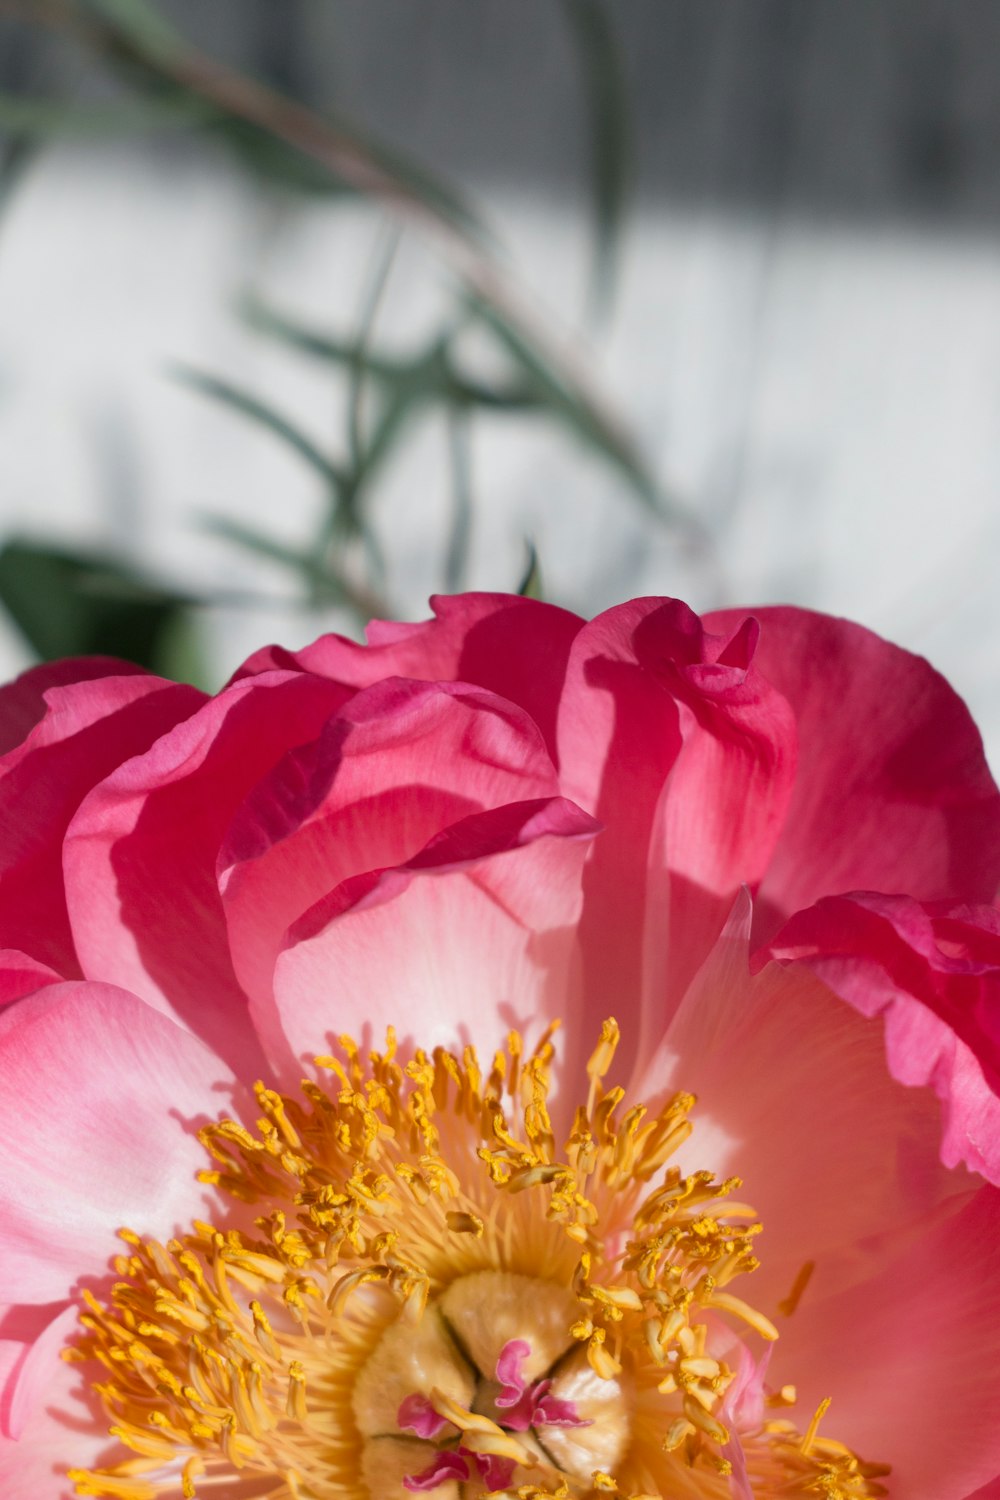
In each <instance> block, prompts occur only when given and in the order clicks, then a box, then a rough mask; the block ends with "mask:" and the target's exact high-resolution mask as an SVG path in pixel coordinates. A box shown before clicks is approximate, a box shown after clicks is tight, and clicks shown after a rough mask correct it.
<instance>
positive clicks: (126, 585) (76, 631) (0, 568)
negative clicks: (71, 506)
mask: <svg viewBox="0 0 1000 1500" xmlns="http://www.w3.org/2000/svg"><path fill="white" fill-rule="evenodd" d="M0 602H2V603H3V605H4V606H5V608H6V609H7V611H8V613H9V614H10V615H11V617H12V618H13V620H14V621H15V623H16V624H17V626H18V627H19V629H20V631H21V633H22V635H23V636H24V637H25V639H26V640H27V642H28V644H29V645H30V646H31V647H32V649H33V650H34V651H36V652H37V653H38V655H39V656H40V657H41V658H42V659H43V660H46V661H48V660H51V659H52V658H54V657H60V656H84V655H92V654H96V655H108V656H120V657H125V658H126V659H127V660H128V661H134V662H138V663H139V665H140V666H143V667H148V668H150V669H151V670H152V671H154V672H164V671H166V670H167V669H168V662H167V657H168V655H169V632H170V631H171V630H172V629H173V628H174V627H175V626H176V625H177V622H178V620H179V618H180V617H181V616H182V615H183V614H184V613H185V612H186V611H187V610H188V608H189V606H190V605H191V603H192V600H191V599H190V598H187V597H184V596H182V595H180V594H177V593H172V592H170V591H169V590H166V589H163V588H160V587H157V586H154V585H151V584H150V583H148V582H147V581H146V580H145V579H143V578H142V577H141V576H140V575H139V574H138V573H135V572H133V571H132V570H131V569H130V568H128V567H126V566H125V565H124V564H122V563H118V562H112V561H110V560H108V559H107V558H102V557H99V556H95V555H90V554H87V553H84V552H75V551H71V550H69V549H65V548H61V547H51V546H47V545H45V544H43V543H40V542H29V541H26V540H23V539H17V540H14V541H11V542H8V543H7V544H6V545H5V546H4V547H3V548H2V549H0Z"/></svg>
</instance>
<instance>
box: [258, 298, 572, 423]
mask: <svg viewBox="0 0 1000 1500" xmlns="http://www.w3.org/2000/svg"><path fill="white" fill-rule="evenodd" d="M241 312H242V315H243V317H244V319H245V321H246V322H247V324H248V325H249V326H250V327H251V328H255V329H256V330H257V331H258V332H260V333H263V334H266V335H267V336H268V337H270V338H274V339H277V340H279V341H280V342H281V343H284V344H286V345H287V346H288V347H289V348H292V349H298V350H299V351H300V352H301V353H303V354H307V355H310V356H311V357H312V358H314V359H319V360H322V361H325V362H327V363H329V364H333V365H339V366H346V367H348V368H350V367H353V366H355V365H357V364H359V363H360V365H361V367H362V368H363V370H364V373H365V379H366V380H372V381H375V382H376V383H378V384H380V385H384V386H387V387H399V386H422V399H424V400H425V401H441V402H444V403H446V404H454V405H458V406H470V407H472V406H480V407H484V408H488V409H489V410H491V411H499V412H514V413H517V412H525V411H535V410H537V409H538V407H539V406H540V405H541V404H542V403H541V402H540V401H539V398H538V395H537V394H536V393H535V392H534V391H531V390H529V389H528V387H527V386H526V385H525V384H524V383H523V382H518V383H513V382H512V383H510V384H508V385H506V386H494V385H486V384H484V383H483V382H482V381H479V380H475V379H472V378H470V377H469V376H467V375H464V374H462V373H460V372H459V370H458V369H457V367H456V364H455V361H454V357H453V356H452V354H451V348H450V345H451V330H446V331H444V332H442V333H440V334H437V335H435V337H434V338H433V340H432V341H431V343H430V344H429V345H428V346H427V347H426V348H424V349H422V350H421V351H420V352H419V353H417V354H415V355H410V356H391V355H386V354H381V353H375V352H374V351H372V350H371V349H367V348H366V349H364V350H359V348H358V345H357V342H356V341H355V340H352V339H339V338H336V337H335V336H334V335H332V334H325V333H323V334H321V333H316V332H315V331H314V330H312V329H309V328H306V327H304V326H303V325H302V324H301V323H298V322H296V321H295V320H294V319H291V318H287V317H285V316H284V314H282V313H279V312H277V311H276V310H275V309H274V308H270V307H267V306H266V305H265V304H264V303H262V302H259V301H257V300H256V299H255V298H249V299H247V300H246V301H245V302H244V303H243V304H242V307H241Z"/></svg>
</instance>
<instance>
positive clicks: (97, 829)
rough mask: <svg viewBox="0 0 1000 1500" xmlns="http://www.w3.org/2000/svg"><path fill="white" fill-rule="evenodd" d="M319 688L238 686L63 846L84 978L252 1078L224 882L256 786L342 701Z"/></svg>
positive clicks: (287, 677) (103, 787)
mask: <svg viewBox="0 0 1000 1500" xmlns="http://www.w3.org/2000/svg"><path fill="white" fill-rule="evenodd" d="M343 696H344V694H343V690H341V689H338V688H337V687H336V686H335V685H334V684H332V683H328V682H323V681H321V680H320V679H319V678H315V677H307V676H304V675H302V674H300V673H297V674H287V673H286V674H278V673H272V674H271V675H269V676H261V677H256V678H252V679H250V680H248V681H247V682H244V683H242V684H240V685H238V686H237V687H235V688H230V689H228V690H227V691H224V692H223V693H221V694H220V695H219V696H218V697H217V698H214V699H212V700H210V701H209V702H208V703H206V704H205V705H204V707H203V708H202V709H200V710H199V712H198V713H196V714H194V715H193V716H192V717H191V718H190V719H188V720H187V721H186V722H185V723H183V724H180V725H178V726H177V728H176V729H174V730H172V731H171V732H170V733H169V734H165V735H164V736H163V737H162V738H161V739H159V740H158V741H157V743H156V744H155V745H153V747H152V748H151V749H150V750H149V751H148V752H147V753H146V754H145V755H142V756H139V757H137V758H136V759H135V760H132V761H129V762H127V763H126V764H124V765H121V766H120V767H119V768H118V769H117V770H116V771H115V772H113V774H111V775H110V776H108V777H107V779H106V780H105V781H103V782H102V783H101V784H100V785H99V786H97V787H95V789H94V791H93V792H92V793H91V794H90V795H89V796H88V797H87V798H86V800H85V801H84V803H83V805H82V806H81V808H80V810H79V812H78V813H77V815H76V817H75V818H74V820H73V823H72V826H71V828H70V831H69V835H68V837H67V842H66V854H65V866H66V890H67V898H68V902H69V909H70V919H71V921H72V924H73V933H74V937H75V940H76V945H77V951H78V952H79V955H80V962H81V964H82V966H83V970H84V973H85V974H86V975H87V976H88V977H91V978H95V979H106V980H108V981H111V982H113V983H115V984H120V985H121V986H122V987H123V988H128V989H131V990H132V991H133V992H134V993H136V994H139V995H142V996H143V997H144V998H146V999H148V1000H149V1001H150V1002H151V1003H152V1004H156V1005H158V1006H159V1007H160V1008H162V1009H163V1010H164V1011H166V1012H167V1013H169V1014H172V1015H174V1016H176V1017H177V1018H179V1019H180V1020H182V1021H183V1023H184V1024H185V1025H187V1026H189V1027H190V1028H191V1029H192V1030H193V1031H194V1032H196V1033H197V1034H198V1035H199V1036H201V1037H203V1038H204V1039H205V1040H206V1041H208V1042H209V1043H210V1045H211V1046H213V1047H214V1048H215V1049H216V1050H217V1051H218V1052H219V1055H220V1056H222V1057H224V1058H226V1059H227V1061H228V1062H230V1063H231V1064H232V1065H233V1066H234V1067H236V1068H237V1069H238V1070H239V1071H240V1073H241V1074H242V1075H243V1076H250V1075H257V1074H260V1073H261V1071H262V1070H263V1069H264V1067H265V1062H264V1059H263V1056H262V1055H261V1053H260V1049H259V1046H258V1045H257V1042H256V1039H255V1038H254V1036H253V1033H252V1029H251V1027H250V1023H249V1019H248V1014H247V1008H246V998H245V996H244V995H243V993H242V991H241V989H240V987H239V985H238V983H237V981H236V978H235V976H234V974H233V969H232V964H231V961H230V957H229V947H228V943H227V936H226V927H225V919H224V916H223V911H222V903H221V900H220V897H219V892H218V886H217V881H216V875H215V864H216V858H217V854H218V849H219V845H220V844H221V842H222V839H223V837H224V835H225V831H226V828H227V826H228V824H229V822H230V819H231V818H232V816H233V814H234V812H235V811H236V809H237V808H238V807H239V805H240V803H241V801H242V799H243V798H244V797H245V796H246V794H247V792H248V791H249V790H250V788H251V787H252V786H253V785H254V784H255V783H256V782H257V781H258V780H259V779H260V778H261V776H263V775H264V774H265V773H266V772H267V771H269V770H270V768H271V767H272V766H273V765H274V763H275V762H276V761H277V760H278V759H279V757H280V756H281V755H282V754H283V753H284V752H285V751H286V750H287V749H288V747H289V746H290V745H296V744H301V743H303V742H305V741H307V740H310V739H312V738H314V737H315V735H316V734H317V733H318V732H319V730H320V728H321V727H322V725H323V723H324V722H325V720H326V719H327V718H328V717H329V715H330V713H331V712H333V711H334V709H335V708H336V707H337V706H338V705H339V703H340V702H341V701H342V699H343Z"/></svg>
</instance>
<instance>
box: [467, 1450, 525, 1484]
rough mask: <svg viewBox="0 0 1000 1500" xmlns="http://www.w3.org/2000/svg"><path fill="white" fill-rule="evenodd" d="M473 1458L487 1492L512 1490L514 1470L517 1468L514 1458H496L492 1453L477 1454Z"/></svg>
mask: <svg viewBox="0 0 1000 1500" xmlns="http://www.w3.org/2000/svg"><path fill="white" fill-rule="evenodd" d="M472 1458H473V1460H474V1462H475V1465H476V1469H477V1470H478V1472H479V1477H480V1479H481V1480H482V1482H483V1486H484V1488H485V1489H486V1490H487V1491H490V1492H492V1491H494V1490H506V1489H509V1488H510V1483H511V1480H512V1479H513V1478H514V1470H515V1469H516V1468H517V1464H516V1463H515V1462H514V1460H513V1459H512V1458H496V1457H495V1456H494V1455H493V1454H491V1453H475V1454H473V1455H472Z"/></svg>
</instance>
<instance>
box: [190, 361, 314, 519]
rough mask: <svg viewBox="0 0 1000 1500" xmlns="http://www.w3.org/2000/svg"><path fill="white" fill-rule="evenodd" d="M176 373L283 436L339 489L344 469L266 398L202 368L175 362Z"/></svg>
mask: <svg viewBox="0 0 1000 1500" xmlns="http://www.w3.org/2000/svg"><path fill="white" fill-rule="evenodd" d="M173 374H174V376H175V377H176V378H177V379H178V380H180V381H181V382H182V383H183V384H184V385H188V386H190V387H191V388H192V390H196V391H200V392H201V393H202V394H203V395H205V396H210V397H211V398H212V399H213V400H215V401H220V402H221V403H222V404H223V405H224V406H228V407H229V408H230V409H231V410H232V411H236V412H239V414H240V415H241V416H244V417H246V418H248V419H249V420H250V421H251V422H256V423H257V424H258V426H260V427H263V428H265V429H266V430H267V431H268V432H272V433H274V435H275V437H278V438H280V439H281V441H282V442H284V443H286V444H287V445H288V446H289V447H290V448H292V449H294V451H295V452H296V453H298V454H299V456H300V457H301V458H304V459H305V461H306V462H307V463H308V464H310V465H311V466H312V468H314V469H315V470H316V472H317V473H318V474H319V475H320V476H321V477H322V478H323V479H324V480H325V481H326V483H327V484H328V485H329V486H330V488H331V490H333V491H334V492H337V491H339V489H340V487H341V486H342V485H343V483H344V473H343V471H342V470H341V469H339V468H338V467H337V465H336V464H334V463H332V462H331V460H330V459H329V458H327V456H326V454H325V453H323V452H322V451H321V450H320V449H319V448H318V447H317V445H316V444H315V443H314V442H313V440H312V438H310V437H307V436H306V434H305V433H304V432H303V431H302V430H301V428H299V427H297V426H296V425H295V423H294V422H292V421H291V420H290V419H289V418H288V417H285V416H283V415H282V413H281V412H278V411H275V409H274V408H273V407H272V406H269V405H268V404H267V403H266V402H265V401H261V400H260V398H259V397H257V396H254V395H251V393H250V392H249V391H245V390H243V389H241V387H239V386H237V385H234V384H232V382H231V381H228V380H223V379H221V378H220V377H219V376H216V375H209V374H206V373H205V372H204V371H202V370H195V369H193V368H191V367H190V366H188V365H174V366H173Z"/></svg>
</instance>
